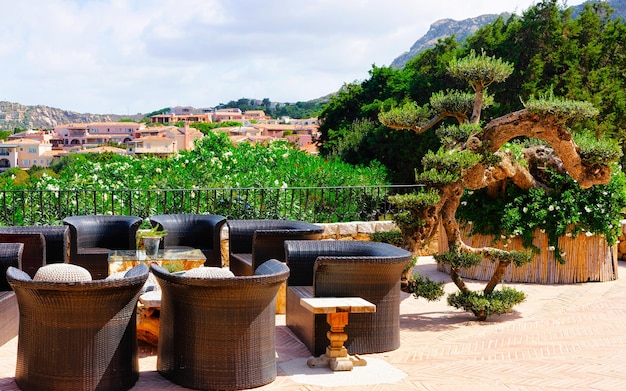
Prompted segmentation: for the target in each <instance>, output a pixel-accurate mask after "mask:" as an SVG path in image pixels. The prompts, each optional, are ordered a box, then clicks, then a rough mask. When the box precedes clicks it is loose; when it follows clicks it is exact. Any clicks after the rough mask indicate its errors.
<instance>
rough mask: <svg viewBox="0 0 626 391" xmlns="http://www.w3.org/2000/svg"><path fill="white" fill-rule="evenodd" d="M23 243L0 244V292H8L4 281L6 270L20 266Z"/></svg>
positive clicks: (8, 288)
mask: <svg viewBox="0 0 626 391" xmlns="http://www.w3.org/2000/svg"><path fill="white" fill-rule="evenodd" d="M23 251H24V243H0V291H10V290H11V286H10V285H9V282H8V281H7V279H6V275H7V269H9V268H10V267H14V268H19V267H20V266H21V264H22V253H23Z"/></svg>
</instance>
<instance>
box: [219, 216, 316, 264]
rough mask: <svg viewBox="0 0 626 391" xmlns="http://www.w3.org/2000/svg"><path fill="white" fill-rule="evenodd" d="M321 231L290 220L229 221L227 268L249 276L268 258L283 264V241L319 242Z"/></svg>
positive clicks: (309, 225) (311, 225)
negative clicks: (315, 240)
mask: <svg viewBox="0 0 626 391" xmlns="http://www.w3.org/2000/svg"><path fill="white" fill-rule="evenodd" d="M323 231H324V229H323V228H322V227H321V226H319V225H316V224H311V223H307V222H303V221H293V220H228V237H229V240H228V245H229V262H230V263H229V267H230V270H232V271H233V273H234V274H235V275H238V276H251V275H252V274H254V270H256V268H257V266H258V265H259V264H261V263H263V262H265V261H267V260H268V259H276V260H279V261H281V262H284V261H285V246H284V243H285V240H314V239H319V238H320V237H321V235H322V232H323Z"/></svg>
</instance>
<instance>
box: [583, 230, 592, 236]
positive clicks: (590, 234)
mask: <svg viewBox="0 0 626 391" xmlns="http://www.w3.org/2000/svg"><path fill="white" fill-rule="evenodd" d="M585 235H586V236H593V232H589V231H587V232H585Z"/></svg>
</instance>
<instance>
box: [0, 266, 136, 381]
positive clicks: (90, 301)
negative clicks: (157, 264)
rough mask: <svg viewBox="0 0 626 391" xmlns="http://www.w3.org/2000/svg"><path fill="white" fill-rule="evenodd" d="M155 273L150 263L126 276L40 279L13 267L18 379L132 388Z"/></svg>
mask: <svg viewBox="0 0 626 391" xmlns="http://www.w3.org/2000/svg"><path fill="white" fill-rule="evenodd" d="M147 277H148V268H147V266H146V265H144V264H140V265H138V266H136V267H135V268H134V269H132V270H131V271H129V273H128V274H127V277H126V278H123V279H114V280H94V281H86V282H74V283H64V282H49V281H33V280H31V279H30V277H29V276H28V275H27V274H26V273H24V272H22V271H20V270H19V269H15V268H9V270H8V271H7V279H8V280H9V283H10V284H11V286H12V287H13V290H14V291H15V294H16V296H17V299H18V305H19V309H20V328H19V336H18V341H19V344H18V351H17V362H16V372H15V380H16V382H17V384H18V386H19V387H20V389H22V390H25V391H30V390H32V391H40V390H52V391H57V390H58V391H61V390H75V391H88V390H89V391H92V390H126V389H129V388H130V387H132V386H133V385H134V384H135V382H136V381H137V379H138V377H139V367H138V357H137V335H136V319H135V317H136V311H137V300H138V297H139V292H140V290H141V287H142V286H143V284H144V282H145V280H146V278H147Z"/></svg>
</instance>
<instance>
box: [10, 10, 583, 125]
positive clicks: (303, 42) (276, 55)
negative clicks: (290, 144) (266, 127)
mask: <svg viewBox="0 0 626 391" xmlns="http://www.w3.org/2000/svg"><path fill="white" fill-rule="evenodd" d="M7 3H8V4H4V5H3V12H2V14H1V15H0V61H1V62H2V68H3V73H2V75H3V77H1V78H0V92H1V93H2V94H1V95H0V100H9V101H13V102H18V103H22V104H29V105H34V104H45V105H48V106H53V107H59V108H63V109H66V110H74V111H80V112H92V113H108V112H114V113H118V114H126V113H129V114H134V113H137V112H144V113H145V112H149V111H152V110H156V109H159V108H162V107H167V106H175V105H191V106H196V107H207V106H214V105H216V104H218V103H225V102H227V101H229V100H232V99H239V98H241V97H249V98H259V99H262V98H270V99H272V100H275V101H298V100H310V99H314V98H318V97H320V96H322V95H326V94H328V93H330V92H333V91H336V90H337V89H338V88H339V87H341V85H342V84H343V83H346V82H352V81H354V80H362V79H364V78H367V76H368V71H369V70H370V69H371V65H372V64H376V65H379V66H382V65H388V64H390V63H391V61H393V59H394V58H396V57H397V56H398V55H400V54H401V53H403V52H405V51H407V50H408V49H409V48H410V47H411V45H412V44H413V43H414V42H415V41H416V40H417V39H418V38H420V37H421V36H422V35H424V34H425V33H426V32H427V31H428V28H429V26H430V24H432V23H433V22H435V21H436V20H439V19H443V18H451V19H457V20H459V19H465V18H468V17H474V16H478V15H481V14H485V13H499V12H503V11H508V12H513V11H517V12H518V13H520V12H521V11H523V10H524V9H526V8H528V7H529V6H530V5H532V4H533V1H532V0H526V1H522V0H505V1H499V2H493V1H473V2H467V1H465V0H440V1H437V2H423V1H409V0H387V1H385V2H380V1H379V0H341V1H337V0H308V1H306V2H294V1H290V0H266V1H263V2H259V1H251V0H239V1H232V0H151V1H145V0H47V1H43V2H42V1H36V0H20V1H15V2H7ZM580 3H582V1H570V2H568V4H569V5H575V4H580Z"/></svg>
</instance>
